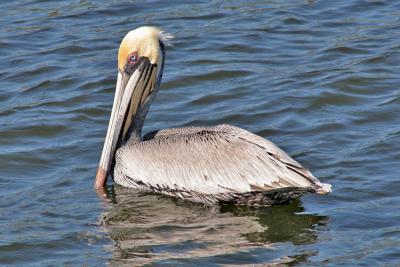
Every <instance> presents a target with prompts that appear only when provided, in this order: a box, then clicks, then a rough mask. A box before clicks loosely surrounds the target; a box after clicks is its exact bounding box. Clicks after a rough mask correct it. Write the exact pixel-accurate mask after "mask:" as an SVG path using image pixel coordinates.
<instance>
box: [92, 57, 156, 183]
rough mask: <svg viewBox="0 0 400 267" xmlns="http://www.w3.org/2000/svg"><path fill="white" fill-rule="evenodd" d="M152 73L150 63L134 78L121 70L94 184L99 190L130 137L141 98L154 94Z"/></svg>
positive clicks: (137, 72)
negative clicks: (151, 80) (119, 149)
mask: <svg viewBox="0 0 400 267" xmlns="http://www.w3.org/2000/svg"><path fill="white" fill-rule="evenodd" d="M153 72H155V71H154V70H153V66H151V64H150V62H149V61H148V60H142V61H141V62H139V63H138V66H137V68H136V69H135V70H134V72H133V73H132V74H131V75H130V74H128V73H127V72H123V73H122V72H121V71H118V79H117V85H116V88H115V96H114V104H113V107H112V111H111V118H110V122H109V125H108V130H107V135H106V139H105V142H104V147H103V152H102V154H101V158H100V164H99V168H98V169H97V174H96V180H95V183H94V187H95V188H96V189H97V188H101V187H104V186H105V184H106V182H107V177H108V175H109V173H110V169H111V166H112V163H113V160H114V155H115V151H116V148H117V145H121V143H122V141H124V140H125V138H126V137H127V133H128V129H129V127H130V125H131V123H132V120H133V119H134V117H135V115H136V114H137V112H138V110H139V108H140V105H141V103H142V101H143V100H142V99H143V98H146V97H147V96H148V95H149V94H150V93H151V90H148V92H146V91H147V88H148V86H150V84H151V82H148V81H149V80H150V79H154V77H153V76H154V75H153ZM153 87H154V86H153Z"/></svg>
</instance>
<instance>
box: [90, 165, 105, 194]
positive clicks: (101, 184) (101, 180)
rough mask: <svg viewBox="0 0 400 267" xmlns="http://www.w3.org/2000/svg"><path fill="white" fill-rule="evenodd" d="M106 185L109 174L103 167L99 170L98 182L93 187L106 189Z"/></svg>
mask: <svg viewBox="0 0 400 267" xmlns="http://www.w3.org/2000/svg"><path fill="white" fill-rule="evenodd" d="M106 183H107V172H106V171H105V170H104V169H103V168H102V167H99V168H98V169H97V174H96V180H95V182H94V185H93V186H94V188H95V189H99V188H102V187H105V186H106Z"/></svg>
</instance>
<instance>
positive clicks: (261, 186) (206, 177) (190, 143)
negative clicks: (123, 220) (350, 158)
mask: <svg viewBox="0 0 400 267" xmlns="http://www.w3.org/2000/svg"><path fill="white" fill-rule="evenodd" d="M170 37H171V36H170V35H168V34H165V33H163V32H162V31H160V30H159V29H158V28H156V27H147V26H145V27H140V28H137V29H135V30H132V31H130V32H129V33H128V34H127V35H126V36H125V37H124V38H123V40H122V42H121V45H120V47H119V51H118V78H117V85H116V89H115V96H114V104H113V107H112V112H111V118H110V122H109V126H108V131H107V135H106V139H105V142H104V147H103V152H102V155H101V159H100V164H99V168H98V171H97V175H96V181H95V183H94V186H95V188H101V187H104V186H105V184H106V180H107V177H108V175H109V174H110V172H111V170H113V172H112V175H113V177H114V182H115V183H117V184H120V185H122V186H125V187H130V188H136V189H141V190H147V191H151V192H158V193H163V194H167V195H170V196H175V197H178V198H182V199H186V200H189V201H193V202H200V203H206V204H215V203H219V202H225V203H235V204H245V205H269V204H275V203H283V202H287V201H288V200H290V199H293V198H298V197H300V196H302V195H304V194H306V193H316V194H320V195H325V194H328V193H330V192H331V185H329V184H324V183H321V182H320V181H319V180H318V179H317V178H315V177H314V176H313V175H312V174H311V172H310V171H308V170H307V169H305V168H304V167H303V166H302V165H300V164H299V163H298V162H297V161H295V160H294V159H292V158H291V157H290V156H288V155H287V154H286V153H285V152H284V151H282V150H281V149H279V148H278V147H277V146H276V145H274V144H273V143H272V142H270V141H268V140H266V139H264V138H262V137H260V136H258V135H255V134H252V133H250V132H248V131H246V130H244V129H241V128H238V127H235V126H231V125H217V126H213V127H184V128H171V129H164V130H159V131H156V132H151V133H149V134H146V135H145V136H143V137H142V127H143V123H144V119H145V117H146V114H147V112H148V110H149V107H150V104H151V103H152V102H153V100H154V97H155V96H156V94H157V91H158V89H159V87H160V83H161V77H162V74H163V67H164V59H165V45H164V44H165V43H166V42H167V41H168V39H170Z"/></svg>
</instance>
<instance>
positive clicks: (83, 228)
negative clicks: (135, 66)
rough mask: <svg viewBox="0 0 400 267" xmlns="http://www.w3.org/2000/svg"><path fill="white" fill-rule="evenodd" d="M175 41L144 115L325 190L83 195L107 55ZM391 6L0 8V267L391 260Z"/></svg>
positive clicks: (394, 252)
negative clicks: (236, 129) (279, 158)
mask: <svg viewBox="0 0 400 267" xmlns="http://www.w3.org/2000/svg"><path fill="white" fill-rule="evenodd" d="M142 25H156V26H160V27H162V28H163V29H164V30H165V31H167V32H170V33H172V34H173V35H174V36H175V40H174V41H173V45H172V46H171V47H167V57H166V65H165V72H164V78H163V84H162V87H161V89H160V92H159V95H158V96H157V99H156V101H155V102H154V103H153V105H152V107H151V110H150V113H149V116H148V118H147V120H146V123H145V131H150V130H155V129H159V128H168V127H177V126H188V125H215V124H219V123H229V124H233V125H237V126H240V127H242V128H245V129H247V130H250V131H252V132H255V133H257V134H259V135H261V136H263V137H266V138H268V139H270V140H271V141H273V142H274V143H276V144H277V145H279V146H280V147H281V148H283V149H284V150H285V151H287V152H288V154H290V155H291V156H293V157H294V158H295V159H297V160H298V161H299V162H301V163H302V164H303V165H304V166H306V167H307V168H309V169H310V170H311V171H312V172H313V173H314V175H315V176H317V177H318V178H319V179H320V180H321V181H323V182H327V183H330V184H332V185H333V188H334V192H333V193H332V194H331V195H328V196H324V197H320V196H314V195H310V196H305V197H303V198H302V199H301V200H300V201H293V202H292V203H289V204H286V205H279V206H274V207H265V208H258V209H254V208H244V207H235V206H222V207H219V206H217V207H205V206H202V205H195V204H191V203H187V202H183V201H177V200H174V199H171V198H167V197H162V196H159V195H151V194H150V195H149V194H143V193H141V192H135V191H132V190H126V189H124V188H121V187H119V186H113V185H112V183H110V186H109V187H108V188H107V196H106V197H101V196H98V195H97V194H96V192H95V191H94V190H93V189H92V183H93V180H94V175H95V171H96V168H97V164H98V161H99V158H100V153H101V148H102V145H103V141H104V137H105V132H106V127H107V124H108V119H109V115H110V111H111V105H112V99H113V93H114V86H115V85H114V84H115V81H116V74H117V71H116V54H117V49H118V45H119V42H120V40H121V38H122V37H123V36H124V35H125V34H126V33H127V32H128V31H130V30H131V29H134V28H136V27H138V26H142ZM399 29H400V2H399V1H394V0H393V1H384V0H381V1H378V0H376V1H361V0H343V1H317V0H316V1H311V0H309V1H229V2H228V1H204V2H199V1H193V2H187V3H185V4H182V3H181V2H180V1H176V2H173V1H147V2H144V3H143V2H136V1H123V2H121V1H85V0H80V1H64V2H62V1H34V0H30V1H28V0H25V1H8V2H2V3H0V88H1V90H0V103H1V105H0V186H1V187H0V194H1V200H0V265H5V266H8V265H18V266H55V265H56V266H57V265H62V266H64V265H65V266H82V265H88V266H102V265H110V266H132V265H144V264H148V265H161V266H163V265H166V266H175V265H178V264H182V265H202V266H213V265H229V264H268V263H272V264H282V265H289V266H294V265H295V266H297V265H300V266H321V265H323V266H326V265H330V266H332V265H344V266H350V265H351V266H354V265H363V266H377V265H386V266H395V265H399V264H400V213H399V210H400V209H399V208H400V197H399V193H398V192H399V191H400V172H399V163H400V142H399V141H400V116H399V114H400V105H399V104H400V91H399V84H400V67H399V66H400V42H399V40H400V30H399Z"/></svg>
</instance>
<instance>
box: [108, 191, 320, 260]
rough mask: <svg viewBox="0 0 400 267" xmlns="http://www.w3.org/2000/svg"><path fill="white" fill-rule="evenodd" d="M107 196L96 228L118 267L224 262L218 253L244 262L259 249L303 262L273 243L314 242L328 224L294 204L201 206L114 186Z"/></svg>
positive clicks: (273, 257)
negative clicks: (105, 236) (100, 229)
mask: <svg viewBox="0 0 400 267" xmlns="http://www.w3.org/2000/svg"><path fill="white" fill-rule="evenodd" d="M107 196H108V197H107V198H106V202H107V204H106V210H107V211H106V212H105V213H104V214H103V215H102V218H101V225H102V226H103V227H104V230H105V231H107V232H108V233H109V236H110V237H111V239H113V241H114V242H115V246H114V247H112V248H111V250H112V252H113V257H112V260H111V262H112V263H113V264H118V265H121V264H122V265H123V264H127V265H129V264H132V263H135V264H144V263H160V262H162V263H170V264H179V263H187V264H189V263H209V264H211V263H216V262H218V261H221V263H224V260H226V259H224V257H222V255H232V257H231V258H230V260H231V261H232V263H233V262H236V263H238V262H240V259H241V257H242V256H243V255H247V259H246V261H245V262H247V263H249V262H251V261H252V260H254V259H251V256H250V254H252V253H253V252H256V251H257V249H259V248H263V253H266V252H265V251H269V253H270V260H271V261H272V262H277V261H278V262H285V263H287V262H293V261H295V262H299V261H305V260H306V259H307V257H308V255H309V252H308V251H306V252H304V255H294V257H293V258H290V257H287V255H286V257H284V258H280V257H279V256H280V255H279V254H277V253H275V250H274V243H281V242H291V243H292V244H294V245H301V244H310V243H314V242H316V240H317V238H318V236H317V232H316V231H315V228H316V227H318V226H325V225H326V223H327V221H328V218H327V217H326V216H319V215H311V214H302V212H303V210H304V209H303V207H302V206H301V203H300V202H299V201H293V202H291V203H290V204H287V205H278V206H273V207H259V208H254V207H245V206H235V205H223V206H204V205H201V204H194V203H190V202H185V201H181V200H178V199H174V198H170V197H166V196H162V195H157V194H149V193H144V192H139V191H135V190H131V189H126V188H123V187H120V186H117V185H116V186H113V187H110V188H108V192H107ZM219 257H220V259H218V258H219ZM259 260H260V259H258V261H259ZM225 263H227V262H225Z"/></svg>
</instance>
